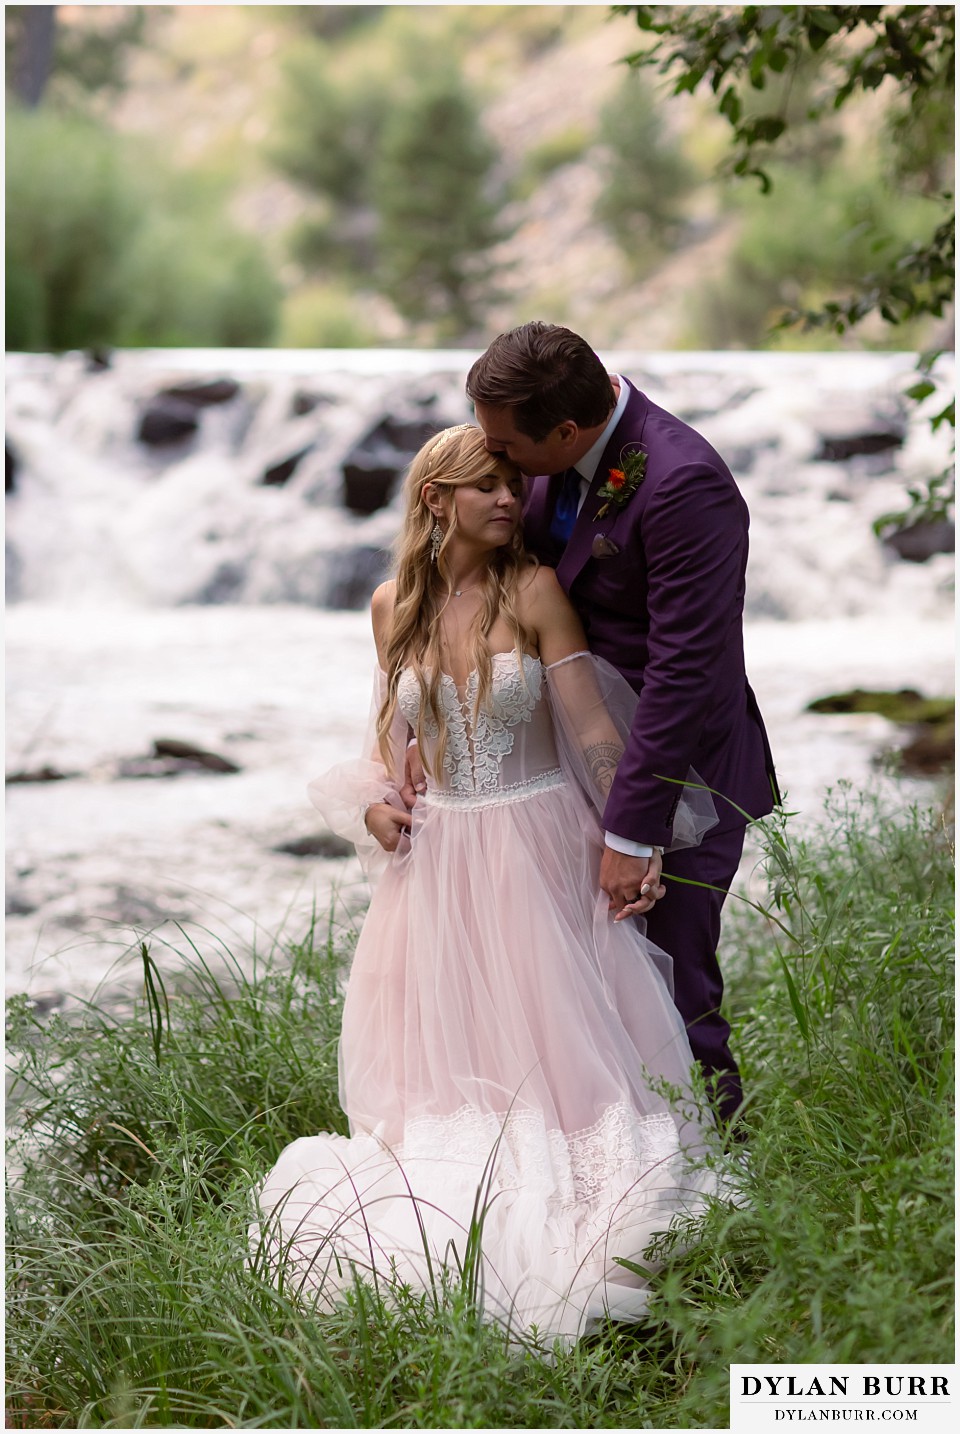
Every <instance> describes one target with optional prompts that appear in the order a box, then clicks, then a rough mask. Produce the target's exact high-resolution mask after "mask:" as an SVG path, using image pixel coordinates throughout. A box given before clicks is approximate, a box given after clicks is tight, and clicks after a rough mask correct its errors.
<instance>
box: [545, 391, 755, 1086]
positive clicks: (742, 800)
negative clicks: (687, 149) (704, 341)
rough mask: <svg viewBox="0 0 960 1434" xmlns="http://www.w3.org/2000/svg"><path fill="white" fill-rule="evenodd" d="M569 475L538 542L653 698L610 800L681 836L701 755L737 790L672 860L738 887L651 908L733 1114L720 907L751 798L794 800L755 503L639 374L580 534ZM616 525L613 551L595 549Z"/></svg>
mask: <svg viewBox="0 0 960 1434" xmlns="http://www.w3.org/2000/svg"><path fill="white" fill-rule="evenodd" d="M631 450H633V451H642V452H644V453H646V455H647V463H646V471H645V473H644V477H643V481H642V482H641V484H640V486H639V488H638V489H637V490H636V492H635V493H634V494H633V495H632V496H631V497H630V498H629V499H628V500H627V501H626V502H625V503H624V505H623V506H622V508H617V507H615V506H611V508H610V510H609V511H608V512H607V514H606V515H605V517H603V518H602V519H599V520H598V519H597V517H596V514H597V512H598V510H599V508H600V507H601V506H602V500H601V499H600V498H598V497H597V492H598V490H599V488H600V487H601V486H602V485H603V484H604V483H605V482H606V481H607V478H608V475H609V471H610V469H613V468H620V467H622V464H623V456H624V454H625V453H627V452H629V451H631ZM561 481H562V480H561V476H560V475H557V476H554V477H542V478H535V479H533V480H532V482H531V484H530V491H529V494H528V499H527V504H526V508H525V514H524V530H525V534H526V541H527V545H528V547H529V548H530V550H531V551H532V552H534V553H536V554H537V556H538V557H539V558H540V560H541V561H542V562H544V563H547V564H549V565H550V566H552V567H555V568H556V570H557V577H558V578H559V580H560V582H561V584H562V585H563V587H564V588H565V589H566V591H567V592H568V593H569V595H570V598H571V601H572V602H573V604H574V606H575V607H576V609H577V612H578V613H579V615H580V618H581V620H582V621H583V625H584V627H585V629H586V633H587V639H588V641H589V643H590V647H591V648H592V650H593V651H594V652H596V653H597V654H599V656H601V657H605V658H606V659H607V661H608V662H611V663H612V664H613V665H614V666H615V667H617V668H618V669H619V671H620V672H622V673H623V675H624V677H626V678H627V680H628V681H629V682H630V683H631V685H632V686H633V688H634V690H635V691H636V692H637V693H638V694H639V698H640V701H639V705H638V708H637V715H636V720H635V722H634V726H633V731H632V733H631V736H630V740H629V742H628V745H627V749H626V751H625V753H624V756H623V759H622V761H621V763H620V766H619V768H618V770H617V775H616V779H615V781H614V784H613V788H612V790H611V793H610V797H609V800H608V802H607V807H606V812H605V814H604V819H605V825H606V827H607V829H608V830H609V831H612V832H616V833H617V834H618V835H619V836H622V837H629V838H632V839H633V840H635V841H640V842H650V843H653V844H654V845H657V846H669V845H670V839H671V823H672V820H673V815H674V811H675V809H676V803H677V801H678V794H679V791H680V788H679V787H678V786H677V785H675V784H674V783H675V782H677V781H682V780H683V778H684V777H685V776H686V773H687V770H688V768H689V767H694V768H695V769H696V770H697V772H698V773H699V774H700V776H701V778H702V779H703V781H704V782H705V783H706V784H707V785H708V786H710V787H712V788H714V789H715V791H717V792H720V793H722V794H723V796H724V797H727V798H729V799H730V800H729V803H728V802H724V801H723V800H722V799H721V798H719V797H718V798H715V801H716V804H717V811H718V815H719V817H720V822H719V825H718V827H717V828H715V829H714V831H712V832H710V833H709V834H708V836H707V837H706V839H705V840H704V842H703V844H702V846H701V847H700V848H698V849H696V850H694V851H690V852H677V853H674V854H672V855H668V856H667V857H666V859H665V862H664V872H665V874H666V875H667V876H668V877H669V876H674V877H682V878H685V879H688V880H694V881H707V882H709V883H710V884H711V885H715V886H720V887H722V888H723V891H722V892H721V893H714V892H703V891H697V890H695V889H694V888H691V887H686V888H684V887H681V886H680V885H679V883H678V882H675V883H674V884H673V887H672V889H669V887H670V883H669V881H668V883H667V885H668V894H667V896H666V897H665V898H664V899H663V900H662V901H660V902H658V903H657V905H656V907H655V908H654V910H653V911H652V912H651V913H650V915H649V917H648V918H647V929H648V932H649V934H650V937H651V938H652V939H653V940H654V941H656V942H657V943H658V944H659V945H661V946H663V948H664V949H665V950H666V951H668V952H669V953H670V954H671V956H672V957H673V959H674V978H675V988H676V989H675V999H676V1002H677V1005H678V1007H679V1009H680V1011H681V1012H682V1014H683V1016H684V1019H685V1020H686V1021H687V1023H688V1030H689V1035H690V1041H691V1045H692V1046H693V1049H694V1053H695V1054H696V1056H697V1057H698V1059H699V1060H700V1062H701V1064H702V1065H703V1066H704V1068H705V1070H706V1071H707V1073H708V1074H713V1073H715V1074H716V1076H717V1077H718V1087H719V1098H720V1105H721V1110H722V1111H723V1113H724V1114H726V1115H730V1114H732V1113H733V1110H735V1108H736V1106H737V1104H739V1101H740V1098H741V1097H740V1089H739V1078H738V1076H737V1068H736V1064H735V1062H734V1061H733V1057H732V1056H731V1054H730V1051H729V1047H728V1045H727V1038H728V1036H729V1027H728V1026H727V1024H726V1022H725V1021H724V1020H723V1019H722V1018H721V1017H720V1014H719V1004H720V997H721V994H722V989H723V987H722V981H721V978H720V972H719V968H718V966H717V961H716V947H717V940H718V937H719V926H720V907H721V905H722V903H723V893H724V892H725V890H726V888H727V886H728V885H729V883H730V881H731V880H732V878H733V876H734V873H735V872H736V868H737V864H738V862H739V859H740V853H741V850H742V845H743V833H744V829H745V818H744V817H743V815H742V814H741V812H740V811H738V810H737V809H738V808H742V809H743V811H746V812H748V813H749V814H750V816H751V817H759V816H763V815H765V814H766V813H767V812H769V811H771V810H772V808H773V804H774V801H775V800H779V794H778V793H777V791H776V779H775V777H774V774H773V762H772V759H771V756H770V748H769V744H768V742H767V737H766V733H765V731H764V727H763V722H762V720H761V717H760V712H759V709H758V707H757V703H756V699H755V697H754V695H753V692H752V691H751V689H750V686H749V684H748V682H747V678H746V672H745V670H744V658H743V625H742V618H743V596H744V574H745V570H746V563H747V529H748V525H749V518H748V514H747V507H746V504H745V502H744V500H743V498H742V496H741V494H740V491H739V489H738V488H737V486H736V483H735V482H734V480H733V478H732V476H731V474H730V471H729V469H728V468H727V466H726V464H725V463H724V462H723V460H722V459H721V458H720V456H719V455H718V454H717V453H716V452H715V450H714V449H713V448H711V446H710V444H709V443H707V441H706V439H704V438H702V437H701V436H700V434H699V433H696V432H695V431H694V430H693V429H692V428H690V427H688V426H687V424H685V423H682V422H681V421H680V419H678V418H675V417H674V416H673V415H672V414H670V413H667V412H666V411H665V410H664V409H662V408H658V407H657V405H656V404H654V403H651V402H650V400H649V399H648V398H647V397H646V396H645V395H644V394H642V393H640V392H639V391H637V390H636V389H634V388H632V387H630V391H629V398H628V402H627V406H626V409H625V411H624V413H623V415H622V417H621V419H620V422H619V423H618V425H617V428H616V429H615V431H614V434H613V437H612V438H611V440H610V442H609V443H608V445H607V447H606V450H605V451H604V453H603V456H602V458H601V461H600V464H599V466H598V468H597V472H596V476H595V478H594V480H593V482H592V484H591V485H590V490H589V492H588V494H587V497H586V499H585V501H584V503H583V506H582V507H581V509H580V513H579V516H578V518H577V522H576V526H575V527H574V530H573V533H572V535H571V537H570V539H569V541H568V542H567V544H566V546H565V547H564V546H563V545H562V544H558V543H557V541H556V540H555V539H554V538H553V537H552V536H551V534H550V523H551V519H552V517H553V511H554V508H555V505H556V501H557V496H558V494H559V490H560V484H561ZM600 537H602V538H603V539H605V540H606V541H605V543H603V544H601V546H602V547H604V548H606V549H607V552H606V554H605V555H597V556H595V555H594V548H595V544H596V542H597V540H598V538H600ZM612 548H615V549H616V551H615V552H614V551H610V549H612ZM665 777H666V778H672V779H673V782H671V781H663V780H661V779H662V778H665Z"/></svg>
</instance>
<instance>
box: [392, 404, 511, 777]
mask: <svg viewBox="0 0 960 1434" xmlns="http://www.w3.org/2000/svg"><path fill="white" fill-rule="evenodd" d="M518 473H519V470H518V469H517V468H516V466H515V465H514V464H513V463H510V462H508V460H507V459H505V458H498V457H495V456H494V455H493V454H491V453H488V452H487V450H486V448H485V447H484V439H483V434H482V432H481V431H480V429H479V428H474V427H473V426H472V425H470V424H467V423H464V424H461V425H459V427H457V428H445V429H444V430H443V431H442V432H441V433H439V434H436V435H435V436H434V437H433V438H431V439H430V440H429V442H427V443H425V444H424V446H423V447H422V448H421V449H420V452H419V453H418V454H417V456H416V458H414V460H413V462H412V463H411V464H410V467H409V469H408V470H407V476H406V479H405V481H404V498H405V512H404V520H403V527H402V528H401V530H400V535H399V537H398V538H397V541H396V543H395V545H394V562H395V568H396V584H397V591H396V600H395V603H394V608H393V618H392V621H391V624H390V631H389V634H388V637H387V642H386V660H385V664H384V665H385V667H386V673H387V694H386V697H385V699H384V702H383V706H382V707H381V709H380V715H379V717H378V719H377V736H378V739H379V744H380V751H381V753H382V755H383V758H384V761H385V762H386V764H387V768H388V770H390V769H391V768H392V766H393V762H392V757H391V752H390V747H389V740H388V737H389V732H390V726H391V723H392V721H393V718H394V714H395V712H396V708H397V685H398V683H399V681H400V673H401V672H402V670H403V669H404V668H405V667H409V668H411V669H412V670H413V672H414V673H415V674H416V677H417V681H418V682H419V684H420V709H419V713H418V716H417V725H416V736H417V739H418V742H419V744H420V753H421V760H422V761H423V764H424V767H426V769H427V770H428V771H429V772H430V773H431V775H434V776H436V774H437V773H439V772H440V771H442V770H443V759H444V756H445V753H446V748H447V723H446V718H445V717H444V714H443V708H442V706H441V704H440V684H441V676H442V674H441V669H440V621H439V620H440V615H441V613H442V612H443V610H444V608H445V607H446V605H447V603H448V602H449V601H450V599H451V597H452V596H453V583H452V581H451V580H450V573H449V569H448V567H447V562H446V557H445V554H446V549H447V547H448V545H449V542H450V539H451V536H452V535H453V534H454V533H455V532H456V530H457V511H456V503H455V502H454V500H453V491H454V490H455V489H457V488H462V487H466V486H467V485H469V484H471V483H477V482H479V481H480V480H481V479H482V478H484V477H486V476H488V475H490V474H493V475H494V476H496V477H498V478H501V477H507V478H515V477H517V476H518ZM426 483H433V484H435V485H436V487H437V488H438V489H439V490H440V491H441V492H443V491H444V490H449V493H450V501H449V503H448V504H447V511H446V514H445V516H446V518H447V520H448V521H447V530H446V532H445V534H444V537H443V542H442V543H441V544H440V547H439V550H438V552H437V555H436V561H432V560H431V552H430V549H431V541H430V539H431V534H432V532H433V528H434V524H435V522H436V519H435V517H434V515H433V513H431V511H430V509H429V508H428V507H427V505H426V503H425V502H424V499H423V487H424V484H426ZM533 561H534V560H533V559H531V558H530V557H528V555H527V553H526V550H525V549H524V546H523V537H522V534H521V530H520V528H519V527H518V528H517V530H516V532H515V533H514V534H513V537H512V538H511V540H510V542H509V543H507V544H505V545H504V546H503V547H502V548H495V549H494V550H493V552H492V553H491V556H490V562H489V564H488V566H487V569H486V571H485V573H484V575H483V579H482V581H481V583H480V587H481V589H482V597H483V602H482V604H481V606H480V610H479V612H478V614H477V617H476V620H475V621H474V623H473V624H472V626H471V628H470V631H469V633H468V635H467V655H468V656H469V657H470V659H471V661H470V669H471V670H476V672H477V675H478V678H479V682H478V690H477V699H476V703H475V706H474V713H473V719H474V722H476V719H477V714H478V712H479V710H480V709H481V708H482V707H483V706H484V705H485V704H486V703H487V701H488V699H489V696H490V683H491V679H492V675H493V663H492V661H491V658H490V651H489V648H488V646H487V642H486V637H487V634H488V633H489V632H490V630H491V628H492V627H493V624H494V623H495V622H496V620H497V618H498V616H502V617H503V619H504V621H505V622H506V624H507V627H508V628H509V629H510V632H511V634H512V636H513V642H514V649H515V651H516V654H517V662H518V664H519V666H520V670H521V673H522V671H523V661H522V657H523V652H524V649H525V648H526V647H528V646H530V645H531V635H530V633H529V632H528V631H527V629H526V628H525V627H524V625H523V623H522V622H521V621H520V618H519V615H518V613H517V589H518V586H519V582H520V576H521V574H522V573H523V572H525V571H528V570H529V568H530V565H531V563H532V562H533ZM428 728H429V730H430V732H431V733H434V732H438V733H439V741H438V743H437V746H436V750H435V752H434V756H433V761H432V763H431V764H430V765H429V766H428V762H427V759H426V752H427V746H428V744H427V743H426V742H425V741H424V736H425V733H426V731H427V729H428ZM394 775H396V774H394Z"/></svg>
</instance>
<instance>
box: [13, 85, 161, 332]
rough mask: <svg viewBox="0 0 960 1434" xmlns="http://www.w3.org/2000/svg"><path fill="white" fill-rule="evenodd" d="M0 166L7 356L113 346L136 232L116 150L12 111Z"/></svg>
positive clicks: (132, 198) (99, 133)
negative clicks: (3, 175) (0, 172)
mask: <svg viewBox="0 0 960 1434" xmlns="http://www.w3.org/2000/svg"><path fill="white" fill-rule="evenodd" d="M6 157H7V181H6V183H7V188H6V202H7V229H6V261H7V283H8V286H9V292H10V295H11V298H12V300H13V303H12V304H11V308H10V311H9V312H8V314H7V347H8V348H14V349H17V348H40V349H47V348H49V349H70V348H79V347H82V346H83V345H85V344H107V343H112V342H114V340H115V329H116V322H117V318H118V316H119V314H120V313H121V312H122V309H123V304H124V300H125V297H126V295H125V292H124V289H123V285H122V283H121V282H120V279H119V272H120V268H121V265H122V263H123V260H124V257H125V255H126V253H127V252H128V250H129V247H130V245H131V243H132V242H133V240H134V237H135V235H136V233H137V230H138V228H139V226H140V224H141V212H140V204H139V201H138V195H137V194H136V192H135V189H134V187H133V186H132V185H131V183H130V177H129V175H128V173H127V171H126V167H125V165H124V163H123V158H122V154H121V151H120V148H119V146H118V145H117V144H116V142H115V141H114V140H113V139H111V137H110V136H109V135H107V134H106V133H105V132H104V131H103V130H101V129H100V128H99V127H98V126H96V125H94V124H92V123H90V122H88V121H84V120H81V119H65V118H62V117H60V116H58V115H56V114H54V113H51V112H49V111H45V110H37V111H33V112H31V113H29V114H27V113H24V112H23V111H21V110H18V109H11V110H8V112H7V144H6Z"/></svg>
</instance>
